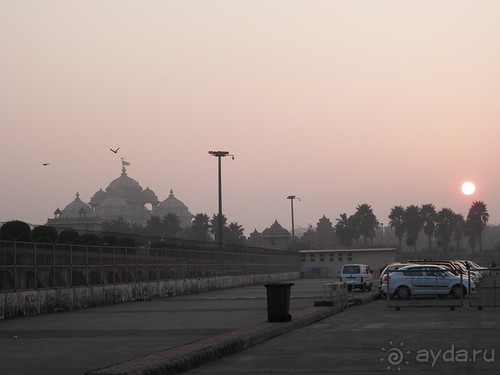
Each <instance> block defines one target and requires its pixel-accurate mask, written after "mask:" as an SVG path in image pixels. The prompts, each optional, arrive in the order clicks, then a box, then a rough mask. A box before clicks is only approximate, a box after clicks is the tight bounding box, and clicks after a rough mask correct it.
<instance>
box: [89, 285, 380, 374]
mask: <svg viewBox="0 0 500 375" xmlns="http://www.w3.org/2000/svg"><path fill="white" fill-rule="evenodd" d="M375 299H378V298H376V297H375V296H371V295H368V296H363V297H359V298H357V299H356V300H355V304H364V303H368V302H371V301H373V300H375ZM341 311H344V308H342V307H341V306H332V307H310V308H307V309H304V310H299V311H294V312H293V317H292V320H291V321H289V322H279V323H269V322H262V323H258V324H255V325H252V326H247V327H243V328H239V329H236V330H233V331H231V332H228V333H223V334H220V335H217V336H213V337H209V338H206V339H202V340H199V341H195V342H192V343H190V344H186V345H181V346H177V347H173V348H170V349H166V350H162V351H160V352H156V353H153V354H149V355H146V356H144V357H140V358H136V359H132V360H129V361H125V362H121V363H117V364H114V365H111V366H108V367H105V368H102V369H98V370H93V371H90V372H87V373H86V374H85V375H174V374H178V373H180V372H183V371H187V370H190V369H193V368H195V367H199V366H201V365H204V364H207V363H209V362H212V361H214V360H216V359H219V358H222V357H224V356H226V355H229V354H234V353H237V352H239V351H242V350H245V349H247V348H249V347H251V346H254V345H257V344H260V343H261V342H264V341H266V340H269V339H272V338H274V337H277V336H280V335H283V334H285V333H288V332H290V331H293V330H295V329H299V328H303V327H306V326H308V325H310V324H312V323H315V322H317V321H319V320H322V319H324V318H327V317H329V316H332V315H335V314H337V313H339V312H341Z"/></svg>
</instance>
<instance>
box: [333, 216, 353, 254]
mask: <svg viewBox="0 0 500 375" xmlns="http://www.w3.org/2000/svg"><path fill="white" fill-rule="evenodd" d="M351 218H352V216H350V217H347V215H346V214H345V213H344V214H341V215H340V218H339V219H336V220H337V224H335V226H334V227H333V230H334V231H335V236H337V237H338V239H339V241H340V244H341V245H342V246H345V247H347V248H348V249H350V248H351V247H352V240H353V231H354V228H352V224H353V220H352V219H351Z"/></svg>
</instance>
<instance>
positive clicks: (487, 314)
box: [187, 300, 500, 375]
mask: <svg viewBox="0 0 500 375" xmlns="http://www.w3.org/2000/svg"><path fill="white" fill-rule="evenodd" d="M499 337H500V314H499V310H498V309H495V308H485V309H483V310H481V311H480V310H478V309H473V308H468V307H465V308H461V309H460V308H457V309H455V310H453V311H452V310H450V309H447V308H402V309H401V310H400V311H396V310H395V309H389V308H388V307H387V304H386V301H385V300H379V301H374V302H372V303H369V304H366V305H361V306H354V307H353V308H351V309H348V310H346V311H344V312H341V313H339V314H336V315H333V316H331V317H328V318H326V319H324V320H321V321H320V322H317V323H314V324H312V325H309V326H307V327H304V328H301V329H299V330H294V331H292V332H290V333H287V334H285V335H283V336H280V337H277V338H274V339H272V340H269V341H266V342H264V343H262V344H259V345H257V346H254V347H252V348H249V349H247V350H245V351H243V352H240V353H237V354H234V355H231V356H227V357H224V358H222V359H219V360H217V361H215V362H212V363H210V364H207V365H204V366H202V367H199V368H197V369H194V370H191V371H189V372H187V374H193V375H194V374H245V375H250V374H256V375H257V374H259V375H261V374H287V375H290V374H307V375H311V374H363V375H366V374H373V373H388V374H390V373H403V374H415V373H421V372H424V373H426V374H451V373H456V374H481V375H483V374H498V373H500V339H499ZM474 353H476V354H474ZM474 356H475V357H474Z"/></svg>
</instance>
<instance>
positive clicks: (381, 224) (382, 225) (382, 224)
mask: <svg viewBox="0 0 500 375" xmlns="http://www.w3.org/2000/svg"><path fill="white" fill-rule="evenodd" d="M380 226H381V227H382V231H381V232H382V246H384V223H380Z"/></svg>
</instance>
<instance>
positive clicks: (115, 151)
mask: <svg viewBox="0 0 500 375" xmlns="http://www.w3.org/2000/svg"><path fill="white" fill-rule="evenodd" d="M119 149H120V147H118V148H117V149H116V150H113V149H112V148H110V150H111V151H113V152H114V153H115V154H116V153H117V152H118V150H119Z"/></svg>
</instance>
